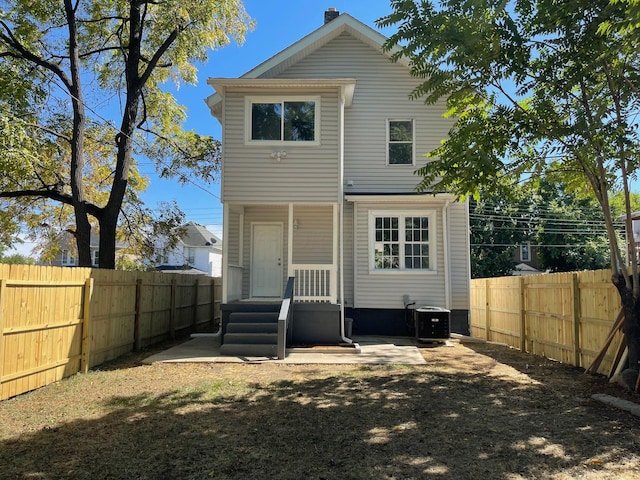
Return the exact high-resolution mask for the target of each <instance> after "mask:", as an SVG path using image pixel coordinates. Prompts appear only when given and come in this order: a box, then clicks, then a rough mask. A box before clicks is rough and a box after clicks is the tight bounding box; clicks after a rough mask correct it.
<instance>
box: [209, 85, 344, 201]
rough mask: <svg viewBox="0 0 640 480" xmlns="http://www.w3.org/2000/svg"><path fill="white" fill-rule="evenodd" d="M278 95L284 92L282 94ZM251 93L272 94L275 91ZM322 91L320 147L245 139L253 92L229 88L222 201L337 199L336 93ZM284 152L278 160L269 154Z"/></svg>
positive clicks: (224, 135)
mask: <svg viewBox="0 0 640 480" xmlns="http://www.w3.org/2000/svg"><path fill="white" fill-rule="evenodd" d="M280 93H282V92H280ZM253 94H254V95H255V94H259V95H270V94H278V91H276V90H271V91H266V92H265V91H260V92H253ZM295 94H296V95H304V94H313V95H318V94H321V97H320V117H319V118H320V145H316V146H310V145H307V146H305V145H292V144H282V145H280V146H273V145H257V144H251V143H249V144H246V143H245V98H246V96H247V95H249V96H250V95H252V93H251V92H248V91H244V92H234V93H231V92H228V93H227V95H226V96H225V110H224V132H223V141H224V152H223V175H222V187H221V188H222V198H223V200H224V201H225V202H247V203H251V202H279V201H282V202H301V201H302V202H335V201H337V199H338V187H339V185H338V183H339V176H338V173H339V156H338V153H339V150H338V145H339V143H338V130H339V128H338V119H339V117H338V95H337V92H335V91H331V92H327V91H324V92H317V91H314V92H309V91H300V92H298V91H296V92H295ZM282 150H284V151H286V152H287V156H286V157H285V158H282V160H281V161H279V162H278V161H277V160H276V159H273V158H270V155H271V153H272V152H274V151H282Z"/></svg>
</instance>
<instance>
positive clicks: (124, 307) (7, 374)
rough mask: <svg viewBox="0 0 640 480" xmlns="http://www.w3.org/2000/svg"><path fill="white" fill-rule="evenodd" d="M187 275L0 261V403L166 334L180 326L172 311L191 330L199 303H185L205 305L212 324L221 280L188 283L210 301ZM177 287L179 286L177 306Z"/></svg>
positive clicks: (154, 341)
mask: <svg viewBox="0 0 640 480" xmlns="http://www.w3.org/2000/svg"><path fill="white" fill-rule="evenodd" d="M178 278H180V280H181V282H180V283H179V282H178V281H177V279H178ZM193 280H194V279H193V277H189V278H185V277H184V276H181V275H179V274H164V273H157V272H121V271H113V270H96V269H93V270H92V269H89V268H67V267H38V266H16V265H12V266H9V265H3V264H0V400H4V399H6V398H9V397H12V396H15V395H19V394H21V393H25V392H27V391H29V390H33V389H35V388H39V387H41V386H44V385H46V384H48V383H52V382H55V381H58V380H60V379H62V378H64V377H67V376H69V375H73V374H75V373H77V372H79V371H80V372H85V371H87V370H88V369H89V368H91V367H93V366H96V365H98V364H100V363H103V362H105V361H107V360H112V359H114V358H117V357H118V356H120V355H122V354H123V353H126V352H129V351H132V350H133V349H134V348H135V347H138V348H141V347H143V346H148V345H151V344H153V343H157V342H159V341H162V340H165V339H167V338H170V336H171V335H172V334H175V329H176V327H180V325H182V324H178V325H177V324H176V322H177V318H176V317H180V315H179V312H178V311H177V310H181V311H184V312H185V314H184V315H182V316H183V317H184V316H185V315H186V314H187V313H188V314H189V315H188V316H189V318H188V324H187V327H189V328H195V326H196V322H195V320H197V317H198V305H191V302H194V301H195V302H197V303H199V304H200V305H201V308H202V309H206V308H207V306H208V308H209V309H210V312H211V313H210V316H211V317H210V318H211V321H212V322H215V320H216V319H217V318H219V310H220V308H219V306H220V294H221V292H220V289H219V285H220V279H215V278H211V277H206V276H202V277H201V278H200V277H199V278H197V279H196V282H197V285H198V286H197V287H195V288H207V289H208V290H209V291H210V292H211V295H210V298H206V297H207V296H205V295H199V294H193V293H192V292H190V291H189V292H187V291H186V290H187V289H189V290H192V289H193V288H194V285H193ZM182 282H184V283H182ZM178 286H181V288H182V290H183V291H184V295H180V296H179V297H178V298H180V303H179V305H178V298H176V295H177V294H176V290H177V288H178ZM147 297H148V298H147ZM191 309H193V311H192V310H191ZM205 311H206V310H205ZM170 317H171V318H172V320H171V321H169V318H170ZM185 318H186V317H185ZM136 322H137V325H136ZM183 323H184V322H183ZM198 324H199V322H198ZM136 335H137V336H136Z"/></svg>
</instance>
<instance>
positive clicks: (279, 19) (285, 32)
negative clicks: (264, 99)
mask: <svg viewBox="0 0 640 480" xmlns="http://www.w3.org/2000/svg"><path fill="white" fill-rule="evenodd" d="M244 4H245V8H246V10H247V12H248V13H249V15H250V16H251V17H252V18H253V19H254V20H255V22H256V27H255V29H254V30H253V31H251V32H249V33H248V34H247V36H246V39H245V42H244V44H242V45H240V46H238V45H235V44H231V45H229V46H227V47H225V48H223V49H221V50H217V51H213V52H212V53H211V54H210V56H209V61H208V63H207V64H205V65H202V66H200V68H199V74H198V85H197V86H185V85H183V86H181V87H180V89H179V90H178V91H177V92H176V96H177V98H178V101H179V102H180V103H182V104H183V105H185V106H186V107H187V109H188V120H187V123H186V128H187V129H189V130H191V129H192V130H194V131H196V132H197V133H199V134H201V135H211V136H213V137H214V138H218V139H219V138H220V136H221V128H220V124H219V123H218V121H217V120H216V119H215V118H213V117H212V116H211V114H210V112H209V108H208V107H207V105H206V104H205V102H204V99H205V98H206V97H207V96H209V95H211V94H212V93H213V89H212V88H211V87H210V86H209V85H207V78H209V77H232V78H235V77H239V76H241V75H242V74H244V73H246V72H247V71H249V70H251V69H252V68H253V67H255V66H256V65H258V64H260V63H262V62H263V61H265V60H267V59H269V58H270V57H272V56H273V55H275V54H276V53H278V52H280V51H281V50H283V49H285V48H286V47H288V46H289V45H291V44H292V43H294V42H296V41H297V40H299V39H301V38H302V37H304V36H305V35H308V34H309V33H311V32H312V31H314V30H315V29H317V28H319V27H320V26H322V24H323V22H324V12H325V10H327V9H328V8H330V7H334V8H335V9H336V10H338V11H339V12H341V13H348V14H350V15H351V16H353V17H355V18H357V19H358V20H360V21H362V22H363V23H365V24H367V25H369V26H371V27H374V28H376V27H375V21H376V20H377V19H378V18H380V17H382V16H384V15H386V14H388V13H390V12H391V8H390V6H389V1H388V0H340V1H338V0H328V1H327V3H323V2H318V1H317V0H299V1H296V2H291V1H285V0H271V1H265V0H246V1H245V2H244ZM376 29H377V28H376ZM380 31H381V32H382V33H385V34H387V35H389V34H390V33H391V32H389V31H384V30H380ZM141 170H142V172H143V173H145V174H147V176H148V177H149V178H150V180H151V185H150V187H149V189H148V191H147V192H145V193H144V194H143V195H142V198H143V199H144V200H145V202H147V204H148V206H150V207H151V208H155V207H156V206H157V204H158V202H161V201H171V200H173V199H175V200H176V201H177V203H178V205H179V206H180V208H181V209H182V210H183V211H184V212H185V213H186V218H187V220H188V221H194V222H197V223H201V224H203V225H207V226H209V228H210V229H211V231H212V232H214V233H216V234H220V232H221V227H222V205H221V203H220V199H219V194H220V184H219V183H215V184H212V185H207V184H205V183H203V182H202V181H200V180H199V179H198V178H192V179H191V181H192V183H189V184H187V185H185V186H181V185H178V184H177V182H175V181H167V180H163V179H158V178H157V177H156V176H155V175H154V174H153V167H152V166H150V165H142V167H141Z"/></svg>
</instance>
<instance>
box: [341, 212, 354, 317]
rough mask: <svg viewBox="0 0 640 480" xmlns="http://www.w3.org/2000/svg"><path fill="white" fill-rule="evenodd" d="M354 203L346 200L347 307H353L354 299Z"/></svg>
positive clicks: (344, 235)
mask: <svg viewBox="0 0 640 480" xmlns="http://www.w3.org/2000/svg"><path fill="white" fill-rule="evenodd" d="M353 210H354V208H353V203H350V202H345V204H344V213H343V215H344V217H343V222H342V225H343V249H344V250H343V260H344V264H343V266H342V268H343V270H344V299H345V301H344V305H345V307H353V300H354V291H353V289H354V284H353V265H354V255H353V252H354V250H353V248H354V243H353V242H354V240H353Z"/></svg>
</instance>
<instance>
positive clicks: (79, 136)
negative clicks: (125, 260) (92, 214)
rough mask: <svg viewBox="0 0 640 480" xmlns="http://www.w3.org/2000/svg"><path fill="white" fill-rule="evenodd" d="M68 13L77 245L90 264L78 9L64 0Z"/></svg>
mask: <svg viewBox="0 0 640 480" xmlns="http://www.w3.org/2000/svg"><path fill="white" fill-rule="evenodd" d="M64 6H65V14H66V16H67V25H68V28H69V60H70V73H71V84H70V85H69V93H70V94H71V103H72V106H73V135H72V139H71V197H72V201H73V210H74V214H75V218H76V231H75V238H76V245H77V249H78V265H79V266H81V267H90V266H91V263H92V262H91V224H90V223H89V217H88V216H87V206H86V197H85V194H84V184H83V181H84V179H83V171H82V169H83V167H84V135H85V126H86V117H85V111H84V102H83V100H82V83H81V80H80V59H79V53H78V33H77V28H76V18H75V9H74V8H73V5H72V4H71V1H70V0H65V2H64Z"/></svg>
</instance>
